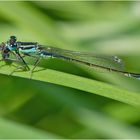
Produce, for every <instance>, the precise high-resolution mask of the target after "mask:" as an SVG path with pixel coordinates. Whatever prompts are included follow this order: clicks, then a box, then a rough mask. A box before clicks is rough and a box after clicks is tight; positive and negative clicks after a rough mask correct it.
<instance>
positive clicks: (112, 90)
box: [0, 63, 140, 107]
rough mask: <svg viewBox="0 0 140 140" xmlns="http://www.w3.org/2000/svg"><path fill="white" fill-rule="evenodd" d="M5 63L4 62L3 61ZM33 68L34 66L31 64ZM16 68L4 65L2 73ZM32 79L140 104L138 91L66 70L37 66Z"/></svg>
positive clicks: (23, 74)
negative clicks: (68, 72) (66, 71)
mask: <svg viewBox="0 0 140 140" xmlns="http://www.w3.org/2000/svg"><path fill="white" fill-rule="evenodd" d="M3 64H4V63H3ZM30 67H31V69H32V66H30ZM13 70H14V67H9V66H7V65H6V66H2V67H1V69H0V73H2V74H10V73H11V72H12V71H13ZM12 75H13V76H18V77H22V78H28V79H30V75H31V73H30V72H14V73H13V74H12ZM30 80H31V79H30ZM32 80H37V81H42V82H49V83H53V84H58V85H61V86H66V87H70V88H74V89H78V90H82V91H86V92H90V93H93V94H97V95H101V96H104V97H107V98H111V99H114V100H117V101H120V102H123V103H127V104H130V105H133V106H137V107H139V106H140V94H139V93H136V92H130V91H127V90H124V89H121V88H118V87H115V86H112V85H109V84H106V83H103V82H99V81H95V80H91V79H88V78H83V77H81V76H76V75H72V74H67V73H64V72H59V71H55V70H50V69H42V68H41V67H37V68H36V71H35V72H34V73H33V75H32Z"/></svg>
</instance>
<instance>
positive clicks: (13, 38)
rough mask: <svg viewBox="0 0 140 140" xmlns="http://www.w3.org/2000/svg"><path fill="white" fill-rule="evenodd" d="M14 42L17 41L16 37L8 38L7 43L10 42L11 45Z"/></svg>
mask: <svg viewBox="0 0 140 140" xmlns="http://www.w3.org/2000/svg"><path fill="white" fill-rule="evenodd" d="M16 41H17V37H16V36H10V39H9V42H10V44H11V45H13V44H14V43H15V42H16Z"/></svg>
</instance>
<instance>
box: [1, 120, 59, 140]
mask: <svg viewBox="0 0 140 140" xmlns="http://www.w3.org/2000/svg"><path fill="white" fill-rule="evenodd" d="M0 138H1V139H2V138H10V139H12V138H13V139H15V138H20V139H21V138H23V139H25V138H28V139H29V138H30V139H32V138H34V139H41V138H60V137H59V136H56V135H53V134H50V133H47V132H45V131H42V130H39V129H36V128H33V127H29V126H26V125H23V124H19V123H16V122H13V121H10V120H6V119H3V118H0Z"/></svg>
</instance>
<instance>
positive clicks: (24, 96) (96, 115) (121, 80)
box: [0, 1, 140, 138]
mask: <svg viewBox="0 0 140 140" xmlns="http://www.w3.org/2000/svg"><path fill="white" fill-rule="evenodd" d="M10 35H16V36H17V38H18V40H19V41H35V42H36V41H37V42H39V43H41V44H45V45H51V46H56V47H59V48H63V49H69V50H76V51H85V52H97V53H104V54H112V55H118V56H120V57H121V58H122V59H123V60H124V61H125V65H126V70H127V71H131V72H140V63H139V60H140V55H139V54H140V47H139V44H140V39H139V38H140V2H136V1H135V2H130V1H129V2H121V1H119V2H96V1H95V2H94V1H93V2H86V1H85V2H84V1H83V2H81V1H78V2H74V1H73V2H72V1H67V2H66V1H63V2H61V1H53V2H51V1H42V2H39V1H30V2H29V1H26V2H8V1H7V2H0V42H2V41H7V39H8V38H9V36H10ZM40 65H41V66H42V67H47V68H49V69H54V70H57V71H62V72H66V73H70V74H74V75H79V76H82V77H87V78H90V79H95V80H98V81H102V82H106V83H108V84H112V85H115V86H116V87H118V88H123V89H125V90H129V91H134V92H137V93H140V82H139V81H138V80H135V79H131V78H127V77H124V76H121V75H115V74H110V73H109V74H108V73H103V72H97V71H94V70H92V69H87V68H85V67H82V66H78V65H76V64H73V63H69V62H65V61H62V60H57V59H52V60H51V59H48V60H45V61H42V63H41V64H40ZM0 81H1V82H0V138H140V110H139V108H135V107H133V106H130V105H127V104H123V103H120V102H118V101H115V100H111V99H108V98H105V97H102V96H97V95H94V94H90V93H87V92H84V91H80V90H76V89H72V88H68V87H63V86H58V85H55V84H50V83H43V82H37V81H33V80H27V79H23V78H17V77H12V76H5V75H2V74H1V75H0ZM108 92H109V91H108Z"/></svg>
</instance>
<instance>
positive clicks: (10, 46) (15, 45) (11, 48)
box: [6, 43, 17, 51]
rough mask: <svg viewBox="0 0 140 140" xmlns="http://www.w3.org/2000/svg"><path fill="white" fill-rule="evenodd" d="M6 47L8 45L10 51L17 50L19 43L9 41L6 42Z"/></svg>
mask: <svg viewBox="0 0 140 140" xmlns="http://www.w3.org/2000/svg"><path fill="white" fill-rule="evenodd" d="M6 47H7V48H8V49H9V50H10V51H16V50H17V43H14V44H10V43H7V44H6Z"/></svg>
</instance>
